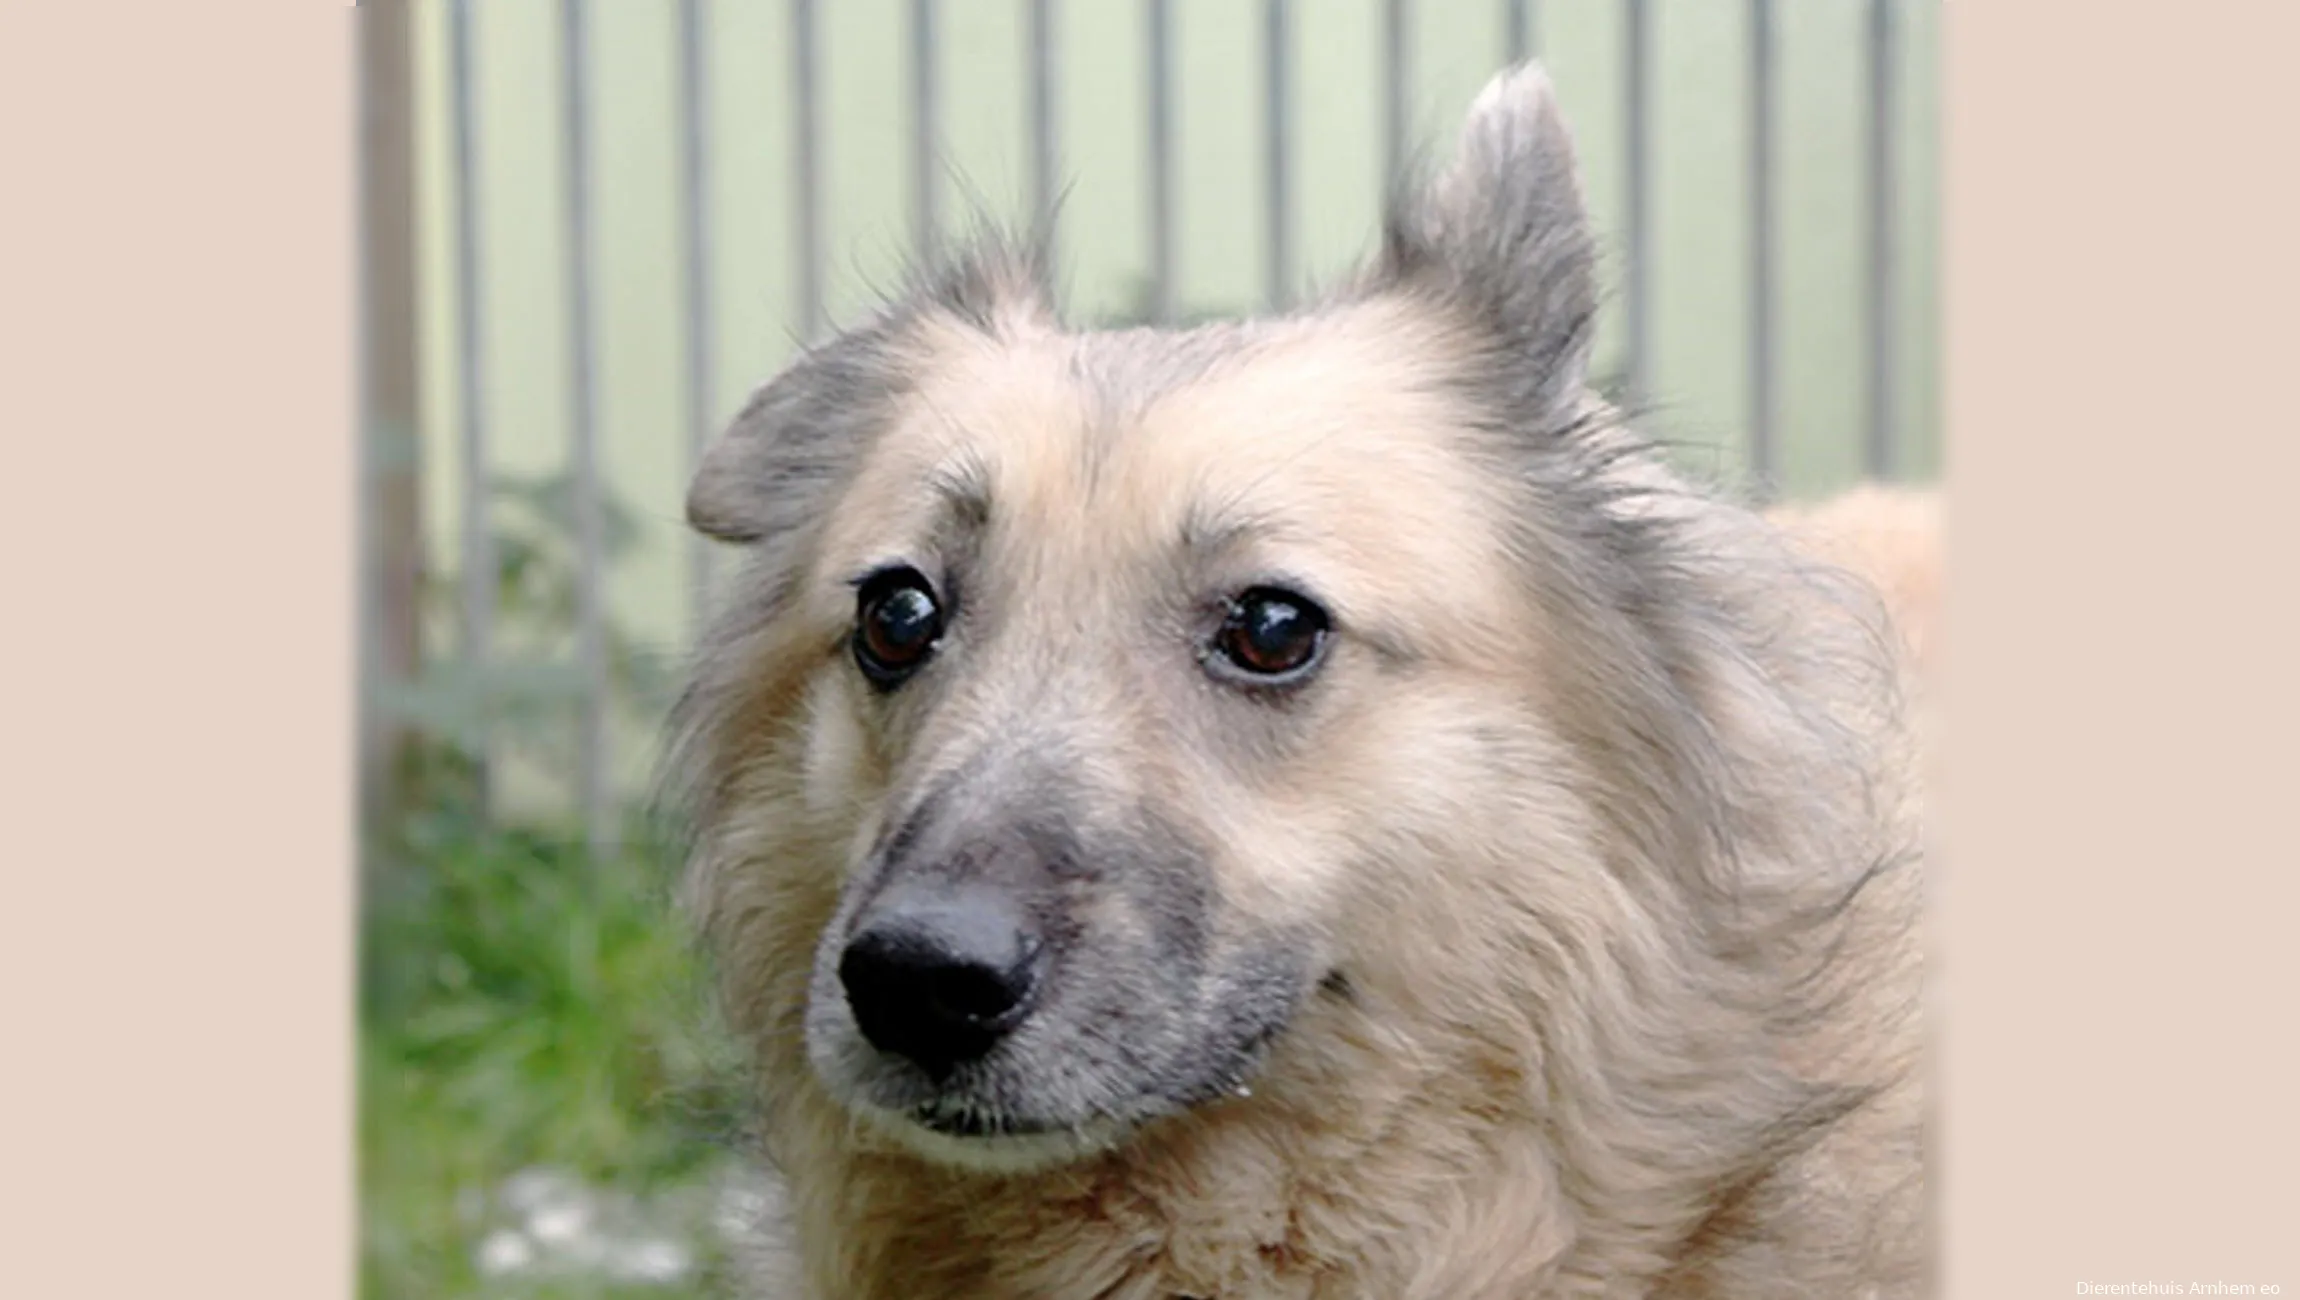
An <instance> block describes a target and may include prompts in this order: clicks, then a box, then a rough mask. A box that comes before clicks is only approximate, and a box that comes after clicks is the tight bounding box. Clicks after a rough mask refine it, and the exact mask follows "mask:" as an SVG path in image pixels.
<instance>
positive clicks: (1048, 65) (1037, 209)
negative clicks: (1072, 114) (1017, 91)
mask: <svg viewBox="0 0 2300 1300" xmlns="http://www.w3.org/2000/svg"><path fill="white" fill-rule="evenodd" d="M1059 92H1060V87H1059V86H1058V85H1057V84H1056V81H1055V70H1054V4H1053V0H1030V219H1031V221H1032V222H1033V224H1034V226H1035V228H1036V231H1037V233H1038V236H1039V238H1040V239H1042V240H1044V241H1045V249H1046V265H1047V268H1048V270H1049V271H1051V270H1052V268H1053V267H1054V264H1055V262H1054V255H1055V213H1054V194H1055V189H1056V187H1057V186H1058V185H1059V184H1060V183H1061V182H1060V171H1061V166H1062V160H1061V155H1060V154H1059V152H1058V137H1057V133H1056V130H1055V111H1056V100H1057V96H1058V94H1059Z"/></svg>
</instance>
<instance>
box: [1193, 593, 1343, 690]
mask: <svg viewBox="0 0 2300 1300" xmlns="http://www.w3.org/2000/svg"><path fill="white" fill-rule="evenodd" d="M1330 627H1331V621H1330V620H1329V619H1328V618H1327V617H1326V611H1324V610H1323V609H1320V608H1319V607H1318V606H1317V604H1316V602H1314V601H1311V600H1310V599H1308V598H1307V597H1304V596H1297V595H1295V594H1294V593H1292V592H1290V591H1281V590H1278V589H1277V588H1274V587H1256V588H1254V589H1252V590H1250V591H1247V592H1245V593H1243V594H1242V595H1240V596H1239V597H1238V598H1237V599H1235V600H1233V601H1231V602H1230V612H1229V616H1228V617H1227V618H1225V619H1223V620H1222V628H1221V630H1220V631H1219V632H1217V633H1215V636H1214V649H1215V651H1216V653H1218V654H1220V655H1221V657H1222V658H1223V660H1224V661H1226V662H1227V663H1228V665H1229V666H1230V667H1232V668H1235V669H1237V670H1238V671H1240V672H1243V673H1247V674H1249V675H1251V676H1253V677H1257V678H1262V679H1264V680H1270V679H1287V678H1293V677H1298V676H1300V675H1302V674H1303V673H1306V672H1307V671H1308V670H1309V668H1310V667H1311V665H1313V664H1314V663H1316V661H1317V658H1318V652H1319V651H1321V650H1323V649H1324V648H1325V644H1326V634H1327V631H1328V630H1329V628H1330Z"/></svg>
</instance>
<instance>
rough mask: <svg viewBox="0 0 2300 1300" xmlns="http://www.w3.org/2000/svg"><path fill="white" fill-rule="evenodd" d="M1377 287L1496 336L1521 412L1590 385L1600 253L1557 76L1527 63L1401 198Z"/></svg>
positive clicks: (1483, 100)
mask: <svg viewBox="0 0 2300 1300" xmlns="http://www.w3.org/2000/svg"><path fill="white" fill-rule="evenodd" d="M1383 233H1384V242H1383V249H1382V257H1381V262H1380V264H1379V267H1378V269H1377V271H1376V284H1377V286H1378V287H1383V288H1390V289H1400V290H1406V291H1410V292H1417V293H1421V294H1425V295H1428V296H1430V297H1433V298H1435V299H1437V300H1439V301H1440V302H1441V303H1442V304H1443V305H1444V306H1445V307H1447V308H1449V309H1451V310H1453V311H1455V312H1457V313H1460V314H1461V315H1464V316H1466V317H1467V318H1469V319H1470V320H1471V321H1472V322H1473V323H1474V324H1476V325H1477V326H1479V327H1481V328H1483V329H1484V330H1486V331H1488V332H1489V334H1490V337H1491V339H1492V341H1493V344H1494V347H1495V349H1496V352H1497V354H1498V356H1497V358H1496V359H1497V360H1498V361H1499V362H1500V363H1501V364H1502V365H1503V366H1504V367H1505V373H1506V374H1507V375H1509V376H1510V386H1511V391H1510V393H1509V398H1510V400H1511V401H1512V402H1513V403H1517V404H1520V405H1521V407H1523V408H1531V409H1535V410H1539V411H1543V412H1550V411H1557V410H1562V409H1564V408H1566V407H1568V406H1570V404H1571V403H1572V402H1573V401H1574V400H1575V399H1576V398H1578V397H1579V395H1580V393H1581V389H1582V385H1583V383H1584V381H1585V379H1586V377H1587V372H1588V368H1589V354H1590V345H1591V341H1592V338H1593V336H1594V333H1595V322H1596V315H1597V301H1598V289H1597V245H1596V240H1595V238H1594V236H1593V235H1592V233H1591V230H1590V225H1589V215H1588V211H1587V209H1586V207H1585V205H1584V203H1583V201H1582V194H1581V182H1580V178H1579V177H1578V175H1577V174H1576V167H1575V162H1574V152H1573V141H1572V138H1571V136H1570V135H1569V134H1568V133H1567V131H1566V128H1565V122H1564V119H1563V117H1562V116H1561V115H1560V114H1559V112H1558V107H1557V97H1556V94H1555V92H1554V90H1553V89H1552V87H1551V85H1550V81H1549V77H1548V76H1547V75H1546V74H1545V73H1543V72H1542V70H1541V68H1540V67H1539V66H1537V65H1535V64H1531V63H1527V64H1521V65H1519V66H1518V67H1515V68H1512V69H1510V70H1509V71H1507V72H1504V73H1502V74H1501V75H1499V76H1497V77H1495V78H1494V79H1493V80H1492V81H1491V82H1489V83H1488V84H1487V85H1486V88H1485V89H1484V90H1483V91H1482V92H1480V93H1479V95H1478V97H1477V100H1476V102H1475V103H1473V104H1472V105H1471V106H1470V110H1469V118H1468V122H1467V124H1466V125H1465V126H1464V127H1463V128H1462V133H1461V141H1460V144H1459V145H1458V146H1457V148H1456V150H1455V154H1454V157H1453V159H1452V161H1451V162H1450V163H1449V164H1448V165H1447V167H1446V168H1445V169H1444V170H1443V171H1442V172H1440V173H1439V174H1438V175H1437V177H1436V178H1435V179H1434V180H1433V181H1431V182H1430V183H1429V184H1428V185H1427V186H1426V187H1424V188H1422V189H1421V190H1419V191H1418V192H1415V191H1411V190H1409V191H1408V192H1406V193H1404V194H1403V195H1401V196H1400V197H1399V198H1398V199H1397V200H1395V201H1393V203H1392V205H1391V209H1390V214H1389V219H1388V221H1387V223H1386V226H1385V229H1384V232H1383Z"/></svg>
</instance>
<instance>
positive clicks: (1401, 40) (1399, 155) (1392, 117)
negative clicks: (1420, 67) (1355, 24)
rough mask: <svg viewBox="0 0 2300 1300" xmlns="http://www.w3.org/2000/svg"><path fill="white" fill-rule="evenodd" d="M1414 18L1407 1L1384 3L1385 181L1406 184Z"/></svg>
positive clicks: (1393, 0) (1383, 101)
mask: <svg viewBox="0 0 2300 1300" xmlns="http://www.w3.org/2000/svg"><path fill="white" fill-rule="evenodd" d="M1412 35H1413V15H1412V13H1411V12H1410V11H1409V10H1408V8H1407V5H1406V0H1384V3H1383V5H1382V168H1383V173H1382V175H1383V179H1384V181H1385V182H1386V183H1387V184H1389V185H1392V186H1396V185H1399V184H1402V183H1403V181H1404V178H1405V172H1406V123H1407V119H1408V117H1409V116H1410V114H1409V113H1408V111H1407V107H1406V86H1407V82H1408V80H1409V78H1408V76H1407V70H1408V68H1409V67H1410V66H1411V64H1412V62H1413V61H1412V59H1411V58H1410V57H1409V53H1410V47H1409V45H1408V42H1409V41H1410V40H1411V39H1412Z"/></svg>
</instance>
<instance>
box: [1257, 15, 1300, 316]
mask: <svg viewBox="0 0 2300 1300" xmlns="http://www.w3.org/2000/svg"><path fill="white" fill-rule="evenodd" d="M1287 8H1288V6H1287V3H1286V0H1262V40H1263V98H1262V130H1263V140H1264V149H1265V158H1264V163H1263V171H1262V182H1263V185H1262V209H1263V219H1264V221H1265V222H1266V223H1267V226H1266V229H1265V232H1264V234H1265V238H1266V239H1267V241H1268V245H1269V247H1268V249H1267V250H1266V251H1267V255H1268V257H1269V259H1270V260H1269V266H1268V267H1267V275H1266V278H1265V280H1264V283H1263V286H1262V289H1263V297H1264V299H1265V300H1266V302H1267V303H1268V305H1269V306H1270V307H1271V308H1273V309H1279V308H1283V307H1284V306H1285V305H1286V303H1287V300H1288V298H1289V297H1290V296H1291V286H1292V276H1293V273H1294V240H1293V231H1294V220H1293V217H1294V214H1293V167H1292V165H1291V163H1292V159H1291V157H1290V156H1289V154H1288V152H1287V151H1288V149H1289V148H1290V147H1291V142H1290V141H1289V139H1288V125H1287V108H1288V104H1289V101H1290V100H1291V98H1292V94H1293V90H1292V78H1291V77H1289V76H1288V75H1287V71H1288V64H1289V62H1290V61H1291V58H1292V51H1291V50H1290V49H1289V48H1288V46H1289V45H1290V43H1291V41H1292V31H1291V27H1292V24H1291V23H1290V22H1289V18H1290V15H1289V14H1288V13H1287Z"/></svg>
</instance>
